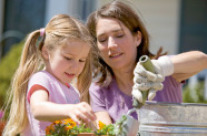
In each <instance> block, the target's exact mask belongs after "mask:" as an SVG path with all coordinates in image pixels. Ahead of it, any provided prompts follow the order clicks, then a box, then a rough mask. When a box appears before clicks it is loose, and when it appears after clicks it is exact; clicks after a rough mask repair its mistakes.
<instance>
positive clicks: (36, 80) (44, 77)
mask: <svg viewBox="0 0 207 136" xmlns="http://www.w3.org/2000/svg"><path fill="white" fill-rule="evenodd" d="M56 81H57V80H56V79H55V77H53V76H52V75H51V74H50V73H48V72H47V71H39V72H37V73H35V74H33V75H32V76H31V78H30V79H29V85H28V87H29V88H30V87H31V86H33V85H35V84H38V85H41V86H44V87H46V88H47V87H48V86H49V85H50V84H52V83H53V82H56ZM47 89H48V88H47Z"/></svg>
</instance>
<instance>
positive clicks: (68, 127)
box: [64, 126, 73, 131]
mask: <svg viewBox="0 0 207 136" xmlns="http://www.w3.org/2000/svg"><path fill="white" fill-rule="evenodd" d="M71 128H73V127H72V126H65V127H64V130H66V131H68V130H70V129H71Z"/></svg>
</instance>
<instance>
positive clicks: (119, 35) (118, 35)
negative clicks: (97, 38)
mask: <svg viewBox="0 0 207 136" xmlns="http://www.w3.org/2000/svg"><path fill="white" fill-rule="evenodd" d="M123 36H124V34H117V35H116V37H118V38H121V37H123Z"/></svg>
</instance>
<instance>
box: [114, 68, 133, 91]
mask: <svg viewBox="0 0 207 136" xmlns="http://www.w3.org/2000/svg"><path fill="white" fill-rule="evenodd" d="M114 76H115V79H116V82H117V84H118V87H119V89H120V90H121V91H122V92H123V93H125V94H127V95H131V91H132V86H133V72H132V70H130V72H128V71H116V72H114Z"/></svg>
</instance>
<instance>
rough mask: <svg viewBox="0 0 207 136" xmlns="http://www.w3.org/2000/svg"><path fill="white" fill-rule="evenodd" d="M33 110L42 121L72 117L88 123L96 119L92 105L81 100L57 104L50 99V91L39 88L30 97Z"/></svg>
mask: <svg viewBox="0 0 207 136" xmlns="http://www.w3.org/2000/svg"><path fill="white" fill-rule="evenodd" d="M30 107H31V112H32V114H33V115H34V117H35V118H36V119H38V120H41V121H51V122H53V121H55V120H60V119H65V118H71V119H73V120H74V121H75V122H77V123H80V122H81V120H82V121H84V122H86V123H88V122H91V121H94V120H95V119H96V116H95V113H94V112H93V111H92V109H91V107H90V106H89V105H88V104H87V103H85V102H81V103H79V104H56V103H52V102H49V101H48V93H47V92H46V91H45V90H37V91H35V92H34V93H32V95H31V98H30Z"/></svg>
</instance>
